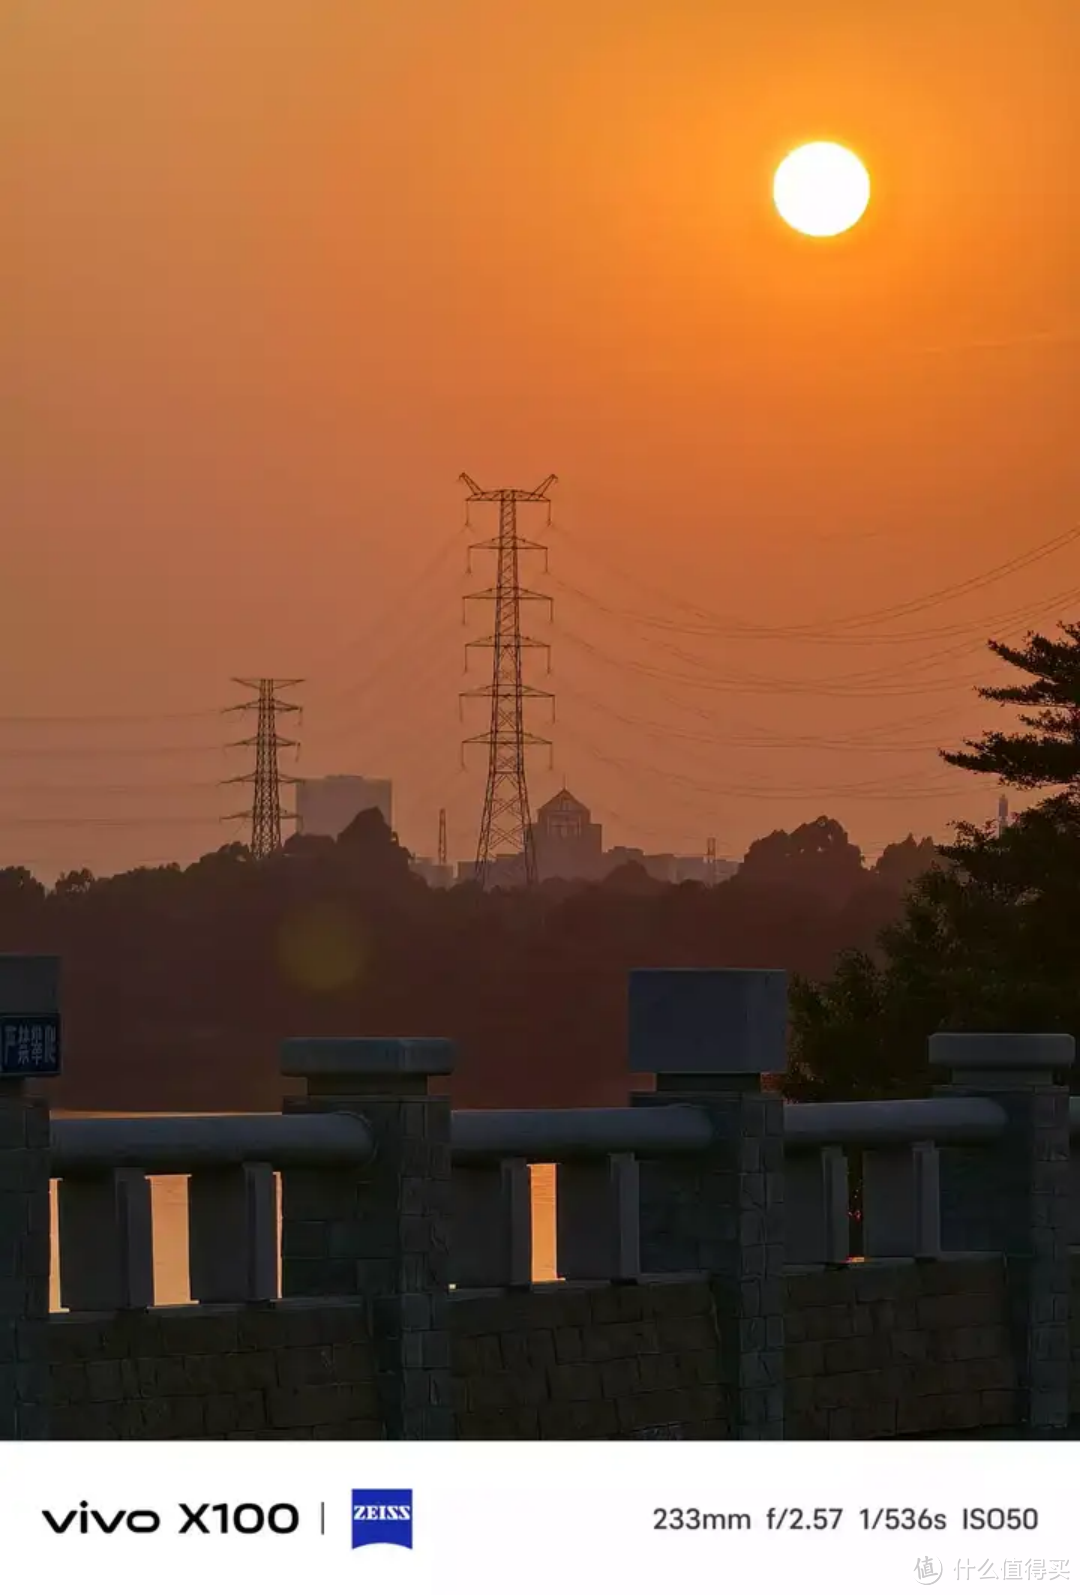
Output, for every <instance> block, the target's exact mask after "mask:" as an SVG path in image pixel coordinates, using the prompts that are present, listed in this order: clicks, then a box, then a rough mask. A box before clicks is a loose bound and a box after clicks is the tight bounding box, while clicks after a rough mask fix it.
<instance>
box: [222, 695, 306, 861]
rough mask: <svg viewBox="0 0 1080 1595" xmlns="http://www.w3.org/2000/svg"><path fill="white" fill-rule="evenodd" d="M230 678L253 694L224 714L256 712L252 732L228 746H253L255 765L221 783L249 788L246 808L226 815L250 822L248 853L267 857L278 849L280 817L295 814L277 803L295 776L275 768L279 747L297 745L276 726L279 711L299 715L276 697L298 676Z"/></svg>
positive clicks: (291, 705)
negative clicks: (250, 794)
mask: <svg viewBox="0 0 1080 1595" xmlns="http://www.w3.org/2000/svg"><path fill="white" fill-rule="evenodd" d="M233 680H234V681H235V682H236V684H237V686H238V687H247V688H248V689H249V690H250V691H252V692H254V693H256V694H257V696H256V697H254V698H252V699H250V700H249V701H248V702H247V703H236V704H233V705H232V707H231V708H230V709H226V711H225V713H226V714H257V715H258V720H257V722H256V728H255V735H254V736H253V737H241V739H240V740H239V742H230V743H229V747H231V748H254V749H255V768H254V770H252V771H250V772H249V774H247V775H234V776H233V777H232V778H231V780H229V781H227V782H226V783H225V784H226V785H227V786H234V785H236V784H237V783H244V784H247V785H250V786H251V787H252V788H253V792H252V802H251V807H250V809H245V810H244V811H243V812H242V813H240V814H229V815H227V816H226V818H227V819H230V820H249V821H250V822H251V855H252V857H253V858H268V857H269V856H270V854H271V853H277V852H278V851H279V850H280V848H281V822H282V820H292V819H295V818H296V816H295V814H292V813H286V811H285V810H284V809H283V808H282V806H281V788H282V786H283V785H284V784H285V783H286V782H290V783H291V782H295V780H296V777H295V776H291V775H282V774H281V771H280V769H279V768H278V750H279V748H295V747H298V746H299V744H298V743H297V742H295V741H294V740H293V739H292V738H291V737H283V736H281V735H280V734H279V732H278V728H277V717H278V715H279V714H299V713H300V705H299V704H298V703H285V702H284V701H283V700H282V699H281V698H279V697H278V695H277V694H278V690H279V689H281V688H287V687H298V686H300V684H301V678H300V677H299V676H295V677H285V676H234V677H233Z"/></svg>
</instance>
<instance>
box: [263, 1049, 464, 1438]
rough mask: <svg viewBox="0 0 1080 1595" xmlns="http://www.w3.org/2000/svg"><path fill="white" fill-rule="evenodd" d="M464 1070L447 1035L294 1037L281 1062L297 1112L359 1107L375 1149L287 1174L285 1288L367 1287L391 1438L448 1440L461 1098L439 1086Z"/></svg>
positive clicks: (288, 1106) (335, 1290) (288, 1108)
mask: <svg viewBox="0 0 1080 1595" xmlns="http://www.w3.org/2000/svg"><path fill="white" fill-rule="evenodd" d="M452 1067H453V1047H452V1044H451V1043H450V1042H448V1041H441V1040H427V1039H423V1040H407V1039H399V1038H394V1037H376V1038H373V1039H356V1040H353V1039H348V1038H343V1039H321V1038H315V1039H310V1040H295V1041H286V1042H285V1043H284V1045H283V1048H282V1072H283V1073H284V1074H285V1075H286V1076H290V1077H301V1078H303V1079H305V1080H306V1081H307V1094H306V1096H304V1097H301V1098H287V1099H286V1101H285V1103H284V1111H285V1112H286V1113H356V1114H359V1115H361V1117H363V1118H364V1119H365V1120H366V1121H367V1123H368V1124H369V1125H370V1127H371V1131H372V1134H373V1137H374V1141H375V1156H374V1159H373V1161H372V1162H371V1163H370V1164H369V1165H367V1166H366V1167H362V1168H356V1169H322V1170H303V1169H297V1170H292V1169H290V1170H285V1171H283V1173H282V1176H281V1185H282V1227H281V1291H282V1295H283V1296H308V1297H311V1296H334V1297H342V1296H344V1297H349V1296H354V1297H355V1296H360V1297H363V1298H364V1299H365V1300H366V1301H367V1302H368V1304H369V1308H370V1321H371V1327H372V1335H373V1340H374V1346H375V1355H376V1360H377V1366H378V1378H379V1389H380V1399H381V1408H382V1413H383V1419H384V1422H385V1424H386V1432H387V1438H388V1439H391V1440H451V1439H453V1438H454V1414H453V1407H452V1404H451V1399H450V1339H449V1332H448V1306H449V1282H450V1279H449V1264H450V1250H449V1247H450V1241H449V1236H450V1099H449V1097H448V1096H433V1095H430V1094H429V1089H428V1083H429V1080H430V1079H431V1078H432V1077H437V1076H445V1075H448V1074H449V1073H450V1072H451V1069H452Z"/></svg>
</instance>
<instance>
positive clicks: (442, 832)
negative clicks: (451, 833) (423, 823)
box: [437, 809, 446, 869]
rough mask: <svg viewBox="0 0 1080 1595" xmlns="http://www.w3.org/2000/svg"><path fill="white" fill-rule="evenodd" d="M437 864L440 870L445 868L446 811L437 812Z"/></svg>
mask: <svg viewBox="0 0 1080 1595" xmlns="http://www.w3.org/2000/svg"><path fill="white" fill-rule="evenodd" d="M437 856H438V863H439V868H440V869H445V868H446V810H445V809H440V810H439V850H438V855H437Z"/></svg>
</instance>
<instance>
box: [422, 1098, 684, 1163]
mask: <svg viewBox="0 0 1080 1595" xmlns="http://www.w3.org/2000/svg"><path fill="white" fill-rule="evenodd" d="M450 1133H451V1143H450V1145H451V1155H452V1157H453V1160H454V1162H455V1164H469V1163H487V1162H491V1161H492V1160H493V1159H494V1160H497V1159H499V1158H503V1157H512V1158H526V1159H527V1160H528V1161H529V1162H531V1163H559V1162H561V1161H563V1160H564V1159H565V1160H566V1161H573V1160H575V1159H582V1158H591V1157H592V1158H595V1157H604V1156H606V1155H607V1154H609V1153H613V1152H633V1153H636V1154H637V1155H638V1156H641V1157H649V1156H653V1157H655V1156H656V1155H657V1154H658V1153H667V1154H678V1153H692V1152H704V1151H705V1150H707V1148H708V1147H709V1146H710V1145H711V1144H712V1138H713V1136H712V1128H711V1126H710V1124H709V1120H708V1118H707V1116H706V1115H705V1114H704V1113H702V1112H701V1110H700V1109H698V1108H695V1107H692V1106H690V1105H687V1106H685V1107H670V1108H666V1107H665V1108H522V1109H514V1108H510V1109H502V1108H492V1109H487V1108H476V1109H473V1108H459V1109H458V1110H457V1111H456V1112H454V1114H453V1115H452V1116H451V1132H450Z"/></svg>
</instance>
